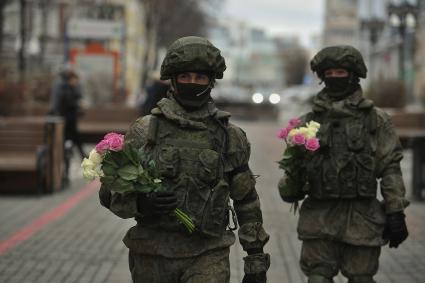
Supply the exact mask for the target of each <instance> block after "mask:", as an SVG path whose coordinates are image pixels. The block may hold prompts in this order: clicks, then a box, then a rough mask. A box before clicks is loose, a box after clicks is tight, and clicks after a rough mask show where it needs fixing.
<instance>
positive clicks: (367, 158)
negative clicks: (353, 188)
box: [356, 154, 377, 197]
mask: <svg viewBox="0 0 425 283" xmlns="http://www.w3.org/2000/svg"><path fill="white" fill-rule="evenodd" d="M356 161H357V180H358V183H359V186H358V194H359V195H360V196H364V197H375V196H376V191H377V181H376V177H375V159H374V158H373V157H372V156H371V155H369V154H358V155H356Z"/></svg>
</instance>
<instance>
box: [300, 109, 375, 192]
mask: <svg viewBox="0 0 425 283" xmlns="http://www.w3.org/2000/svg"><path fill="white" fill-rule="evenodd" d="M355 114H356V115H353V116H349V117H332V116H330V115H327V113H320V114H319V113H312V115H311V116H310V117H308V118H309V120H311V119H312V120H315V121H318V122H319V123H321V128H320V130H319V132H318V138H319V140H320V144H321V147H320V149H319V150H318V151H317V152H315V153H313V154H312V155H311V157H309V160H308V162H306V163H307V166H306V172H307V180H308V183H307V187H308V188H307V189H306V190H307V191H308V193H309V194H310V195H311V196H313V197H315V198H319V199H334V198H344V199H350V198H357V197H367V198H369V197H376V191H377V181H376V173H375V168H376V160H375V152H376V136H375V133H376V128H377V114H376V111H375V110H374V109H373V108H371V109H367V110H362V111H357V112H356V113H355Z"/></svg>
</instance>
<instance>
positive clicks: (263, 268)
mask: <svg viewBox="0 0 425 283" xmlns="http://www.w3.org/2000/svg"><path fill="white" fill-rule="evenodd" d="M247 252H248V256H246V257H244V261H245V265H244V271H245V276H244V277H243V280H242V283H266V282H267V276H266V272H267V270H268V269H269V267H270V255H269V254H265V253H264V252H263V249H262V248H260V249H250V250H247Z"/></svg>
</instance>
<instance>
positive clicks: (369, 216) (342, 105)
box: [281, 46, 408, 283]
mask: <svg viewBox="0 0 425 283" xmlns="http://www.w3.org/2000/svg"><path fill="white" fill-rule="evenodd" d="M327 68H345V69H347V70H348V71H350V72H351V73H352V74H353V73H354V74H355V76H356V77H365V75H366V67H365V66H364V63H363V60H362V58H361V55H360V53H358V51H357V50H355V49H354V48H352V47H349V46H344V47H330V48H328V49H324V50H323V51H321V52H319V53H318V55H316V57H315V58H314V59H313V60H312V69H313V71H316V72H318V74H319V76H321V75H322V74H323V73H322V72H323V70H326V69H327ZM322 79H323V78H322ZM357 81H358V80H357ZM357 81H355V84H353V85H355V86H356V87H354V88H353V90H354V91H350V92H349V93H347V94H346V95H344V96H343V98H342V99H335V98H334V97H332V95H330V94H329V90H328V88H326V87H325V88H324V89H323V90H322V91H321V92H320V93H319V94H318V95H317V96H316V97H315V98H314V101H313V109H312V112H310V113H307V114H306V115H304V116H303V117H302V120H303V121H304V122H308V121H311V120H314V121H316V122H319V123H320V124H321V127H320V130H319V132H318V138H319V139H320V144H321V148H320V149H319V150H318V151H317V152H314V153H313V154H312V157H310V158H309V159H308V162H306V166H305V172H306V180H307V181H306V183H305V184H304V186H303V188H302V189H301V191H302V194H303V195H304V194H306V195H308V197H307V198H306V199H305V200H304V202H303V204H302V207H301V209H300V217H299V223H298V235H299V238H300V239H301V240H302V241H303V246H302V251H301V260H300V263H301V268H302V270H303V272H304V273H305V274H306V275H308V276H309V282H312V283H314V282H319V283H320V282H333V281H332V277H334V276H335V275H337V273H338V272H339V271H341V272H342V274H343V275H344V276H346V277H348V278H349V282H351V283H357V282H361V283H362V282H366V283H369V282H375V281H374V280H373V275H375V274H376V272H377V270H378V259H379V255H380V249H381V246H382V245H384V244H386V242H388V240H385V239H383V233H384V228H385V225H386V221H387V215H391V214H392V213H399V212H402V211H403V210H404V208H405V207H406V206H407V204H408V202H407V200H406V199H405V198H404V195H405V188H404V184H403V180H402V175H401V170H400V164H399V163H400V160H401V159H402V157H403V156H402V148H401V146H400V143H399V140H398V137H397V135H396V133H395V130H394V127H393V125H392V124H391V121H390V118H389V117H388V115H386V114H385V113H384V112H383V111H382V110H380V109H378V108H376V107H374V105H373V102H372V101H370V100H367V99H365V98H363V96H362V91H361V88H360V86H359V85H357ZM377 179H380V187H381V194H382V196H383V199H384V201H383V202H382V203H380V202H379V201H378V200H377V198H376V197H377ZM282 182H284V180H282V181H281V183H282Z"/></svg>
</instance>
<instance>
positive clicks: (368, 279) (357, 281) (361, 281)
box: [348, 275, 376, 283]
mask: <svg viewBox="0 0 425 283" xmlns="http://www.w3.org/2000/svg"><path fill="white" fill-rule="evenodd" d="M348 283H376V281H375V280H373V276H370V275H363V276H353V277H350V278H348Z"/></svg>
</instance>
